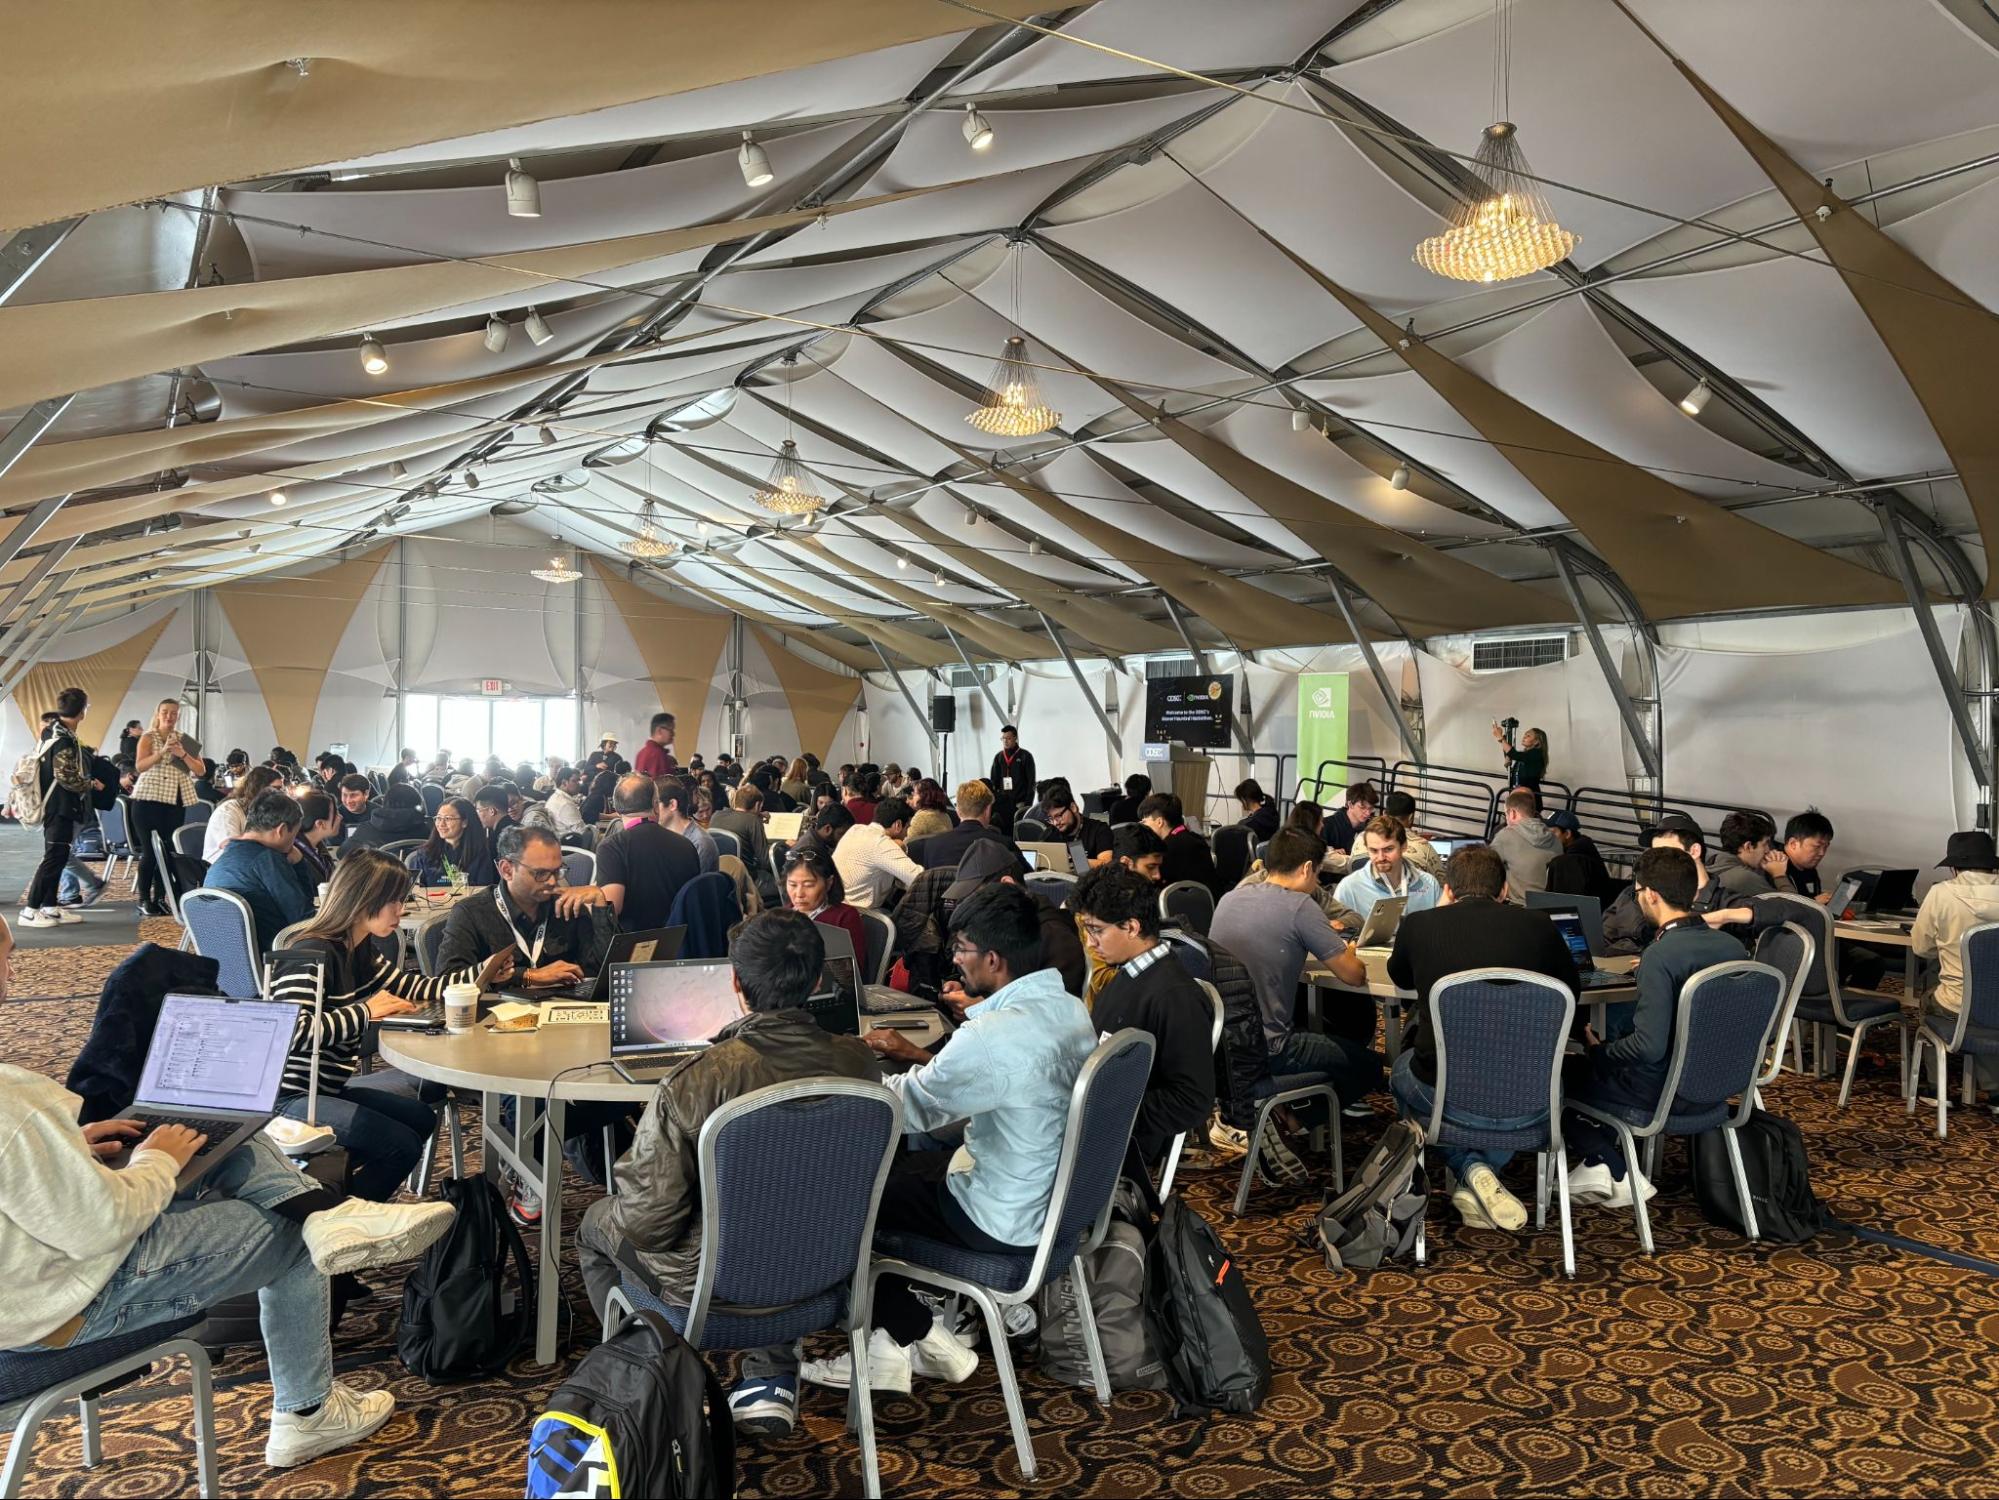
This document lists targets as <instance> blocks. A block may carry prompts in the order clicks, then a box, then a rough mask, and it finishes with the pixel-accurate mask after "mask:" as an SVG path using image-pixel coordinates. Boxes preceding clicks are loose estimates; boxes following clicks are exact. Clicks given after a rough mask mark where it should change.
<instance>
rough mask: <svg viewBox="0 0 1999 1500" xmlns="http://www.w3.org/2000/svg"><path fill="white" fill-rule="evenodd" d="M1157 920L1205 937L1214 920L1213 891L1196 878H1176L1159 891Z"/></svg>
mask: <svg viewBox="0 0 1999 1500" xmlns="http://www.w3.org/2000/svg"><path fill="white" fill-rule="evenodd" d="M1159 920H1160V921H1162V922H1164V923H1166V924H1167V925H1169V926H1172V927H1184V928H1186V929H1187V930H1188V931H1190V932H1198V933H1200V934H1201V936H1202V937H1206V936H1207V935H1208V928H1209V927H1210V926H1211V925H1212V924H1213V922H1214V920H1215V893H1214V892H1213V891H1211V890H1209V889H1208V888H1207V887H1206V886H1205V885H1203V884H1202V883H1201V882H1200V881H1198V880H1176V881H1174V882H1173V884H1171V885H1169V886H1167V887H1166V889H1165V890H1163V891H1161V892H1160V893H1159Z"/></svg>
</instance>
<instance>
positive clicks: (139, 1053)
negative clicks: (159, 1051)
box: [63, 943, 222, 1125]
mask: <svg viewBox="0 0 1999 1500" xmlns="http://www.w3.org/2000/svg"><path fill="white" fill-rule="evenodd" d="M221 968H222V966H221V964H220V963H218V962H217V961H216V960H215V959H212V958H203V957H202V956H201V955H200V954H198V953H181V952H178V951H176V950H175V949H172V948H162V947H161V946H160V945H159V944H158V943H141V944H140V945H139V946H138V947H137V948H136V949H134V950H133V952H132V956H131V957H130V958H128V959H126V960H125V961H124V962H123V963H122V964H120V965H118V967H117V968H115V969H113V970H112V971H111V977H110V978H108V979H106V980H105V981H104V988H103V990H102V991H101V992H99V994H98V997H97V1014H96V1015H95V1016H94V1017H93V1018H92V1019H91V1022H90V1035H89V1037H87V1038H86V1039H85V1040H84V1043H83V1050H82V1051H81V1052H79V1053H77V1055H76V1061H75V1062H73V1063H71V1064H70V1068H69V1077H68V1078H66V1079H65V1080H64V1081H63V1087H64V1088H66V1089H68V1090H69V1091H70V1092H71V1093H73V1094H77V1095H79V1096H81V1098H82V1099H83V1108H82V1109H80V1110H79V1111H78V1112H77V1122H78V1123H79V1124H82V1125H89V1124H91V1123H93V1122H94V1121H97V1120H115V1119H117V1118H118V1116H119V1115H121V1114H123V1113H124V1112H125V1111H126V1110H128V1109H130V1108H131V1107H132V1096H133V1095H134V1094H135V1093H137V1092H138V1088H139V1074H140V1073H141V1072H142V1071H143V1070H144V1068H145V1066H146V1049H147V1048H148V1047H150V1046H151V1045H152V1042H153V1027H154V1026H155V1025H157V1024H158V1023H159V1019H160V1002H161V1001H162V1000H164V999H165V998H166V997H167V996H168V995H219V994H221V993H222V992H221V991H220V990H219V989H217V988H216V987H215V979H216V975H217V974H219V973H220V972H221Z"/></svg>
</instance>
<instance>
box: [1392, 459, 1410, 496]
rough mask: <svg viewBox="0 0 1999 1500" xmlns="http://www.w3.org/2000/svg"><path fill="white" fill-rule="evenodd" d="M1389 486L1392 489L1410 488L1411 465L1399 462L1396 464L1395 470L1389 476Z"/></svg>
mask: <svg viewBox="0 0 1999 1500" xmlns="http://www.w3.org/2000/svg"><path fill="white" fill-rule="evenodd" d="M1388 487H1389V488H1390V489H1391V490H1406V489H1408V488H1409V465H1407V464H1397V465H1396V466H1395V472H1394V473H1393V474H1390V475H1389V476H1388Z"/></svg>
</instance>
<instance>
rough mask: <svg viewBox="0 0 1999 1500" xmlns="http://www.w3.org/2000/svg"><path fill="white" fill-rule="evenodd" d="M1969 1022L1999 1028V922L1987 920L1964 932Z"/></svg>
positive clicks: (1982, 1026) (1963, 956)
mask: <svg viewBox="0 0 1999 1500" xmlns="http://www.w3.org/2000/svg"><path fill="white" fill-rule="evenodd" d="M1960 955H1961V957H1962V959H1963V963H1964V1003H1963V1012H1964V1016H1965V1025H1966V1026H1972V1027H1978V1028H1981V1029H1991V1028H1999V922H1986V923H1984V924H1982V925H1980V926H1977V927H1974V928H1972V929H1971V930H1970V931H1969V932H1967V933H1966V934H1965V935H1964V940H1963V946H1962V948H1961V949H1960Z"/></svg>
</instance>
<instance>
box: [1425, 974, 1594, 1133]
mask: <svg viewBox="0 0 1999 1500" xmlns="http://www.w3.org/2000/svg"><path fill="white" fill-rule="evenodd" d="M1575 1014H1576V999H1575V996H1574V994H1573V993H1571V992H1570V990H1569V989H1568V987H1567V986H1566V985H1562V984H1558V983H1556V982H1555V981H1554V980H1552V979H1549V978H1548V977H1547V976H1545V975H1542V974H1535V973H1531V972H1529V971H1528V970H1525V969H1468V970H1466V971H1465V972H1464V973H1462V974H1452V975H1448V976H1446V977H1445V978H1443V979H1441V980H1439V981H1438V982H1437V984H1436V985H1435V986H1433V987H1432V989H1431V991H1430V1025H1431V1034H1432V1035H1433V1036H1434V1037H1435V1038H1436V1042H1437V1089H1436V1093H1437V1097H1438V1098H1439V1099H1440V1100H1443V1099H1447V1100H1448V1101H1449V1104H1450V1107H1451V1108H1452V1109H1453V1110H1455V1111H1457V1112H1459V1113H1461V1114H1467V1115H1482V1116H1483V1117H1485V1118H1486V1119H1488V1120H1520V1119H1525V1118H1527V1117H1528V1116H1530V1115H1533V1116H1537V1117H1541V1118H1540V1122H1539V1123H1538V1124H1536V1125H1534V1126H1531V1127H1528V1128H1526V1129H1524V1130H1521V1131H1516V1132H1511V1134H1513V1135H1517V1136H1519V1137H1520V1138H1521V1139H1520V1142H1519V1143H1518V1144H1517V1146H1516V1149H1525V1148H1526V1147H1528V1146H1538V1145H1540V1144H1542V1143H1543V1142H1544V1141H1545V1140H1546V1139H1547V1135H1548V1121H1547V1119H1546V1116H1547V1115H1548V1114H1549V1110H1550V1106H1551V1104H1552V1102H1553V1100H1554V1098H1555V1089H1556V1079H1557V1078H1558V1077H1559V1076H1560V1071H1561V1065H1562V1048H1563V1046H1564V1045H1565V1044H1566V1043H1567V1041H1568V1039H1569V1028H1570V1026H1571V1025H1572V1024H1573V1023H1574V1021H1575ZM1423 1124H1424V1127H1425V1129H1428V1124H1429V1122H1428V1121H1425V1122H1423ZM1452 1134H1453V1127H1452V1126H1451V1125H1450V1124H1449V1123H1448V1122H1446V1123H1444V1124H1443V1126H1442V1127H1441V1128H1440V1129H1439V1130H1438V1131H1437V1132H1436V1137H1435V1138H1436V1139H1439V1140H1445V1141H1449V1140H1451V1139H1452ZM1477 1134H1478V1136H1479V1139H1481V1140H1484V1139H1486V1138H1487V1137H1488V1136H1489V1135H1490V1136H1492V1137H1493V1139H1494V1143H1495V1144H1499V1142H1498V1140H1497V1136H1498V1135H1499V1134H1505V1132H1497V1133H1495V1132H1487V1131H1480V1132H1478V1133H1477Z"/></svg>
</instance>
